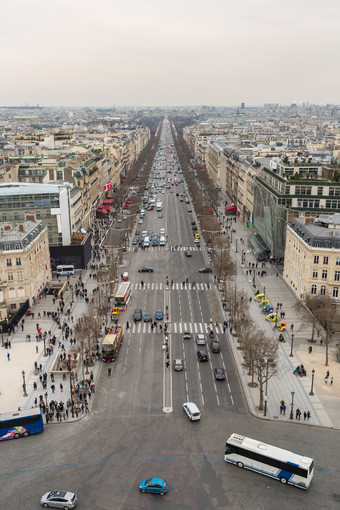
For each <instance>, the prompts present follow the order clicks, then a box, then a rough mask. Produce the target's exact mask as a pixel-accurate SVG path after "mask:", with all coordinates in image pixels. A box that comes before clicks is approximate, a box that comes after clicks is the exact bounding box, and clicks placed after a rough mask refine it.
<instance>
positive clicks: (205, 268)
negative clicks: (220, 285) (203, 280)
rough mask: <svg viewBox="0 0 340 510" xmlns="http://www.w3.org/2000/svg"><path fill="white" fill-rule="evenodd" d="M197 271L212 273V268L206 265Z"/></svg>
mask: <svg viewBox="0 0 340 510" xmlns="http://www.w3.org/2000/svg"><path fill="white" fill-rule="evenodd" d="M198 272H199V273H212V272H213V270H212V268H211V267H209V266H207V267H203V268H202V269H199V270H198Z"/></svg>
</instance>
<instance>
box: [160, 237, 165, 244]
mask: <svg viewBox="0 0 340 510" xmlns="http://www.w3.org/2000/svg"><path fill="white" fill-rule="evenodd" d="M159 246H165V237H164V236H161V237H160V238H159Z"/></svg>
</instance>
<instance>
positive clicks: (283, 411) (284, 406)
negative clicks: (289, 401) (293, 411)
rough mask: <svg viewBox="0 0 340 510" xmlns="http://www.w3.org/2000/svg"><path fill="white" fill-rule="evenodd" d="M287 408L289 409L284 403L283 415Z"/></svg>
mask: <svg viewBox="0 0 340 510" xmlns="http://www.w3.org/2000/svg"><path fill="white" fill-rule="evenodd" d="M286 409H287V407H286V405H285V404H283V406H282V411H283V416H284V415H285V414H286Z"/></svg>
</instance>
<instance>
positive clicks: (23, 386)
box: [21, 370, 28, 397]
mask: <svg viewBox="0 0 340 510" xmlns="http://www.w3.org/2000/svg"><path fill="white" fill-rule="evenodd" d="M21 373H22V381H23V382H22V389H23V392H24V397H28V395H27V391H26V382H25V370H23V371H22V372H21Z"/></svg>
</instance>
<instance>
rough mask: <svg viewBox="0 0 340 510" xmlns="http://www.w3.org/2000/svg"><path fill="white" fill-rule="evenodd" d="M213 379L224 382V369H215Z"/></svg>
mask: <svg viewBox="0 0 340 510" xmlns="http://www.w3.org/2000/svg"><path fill="white" fill-rule="evenodd" d="M214 377H215V379H216V381H225V378H226V375H225V370H224V368H215V369H214Z"/></svg>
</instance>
